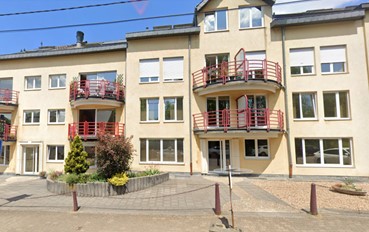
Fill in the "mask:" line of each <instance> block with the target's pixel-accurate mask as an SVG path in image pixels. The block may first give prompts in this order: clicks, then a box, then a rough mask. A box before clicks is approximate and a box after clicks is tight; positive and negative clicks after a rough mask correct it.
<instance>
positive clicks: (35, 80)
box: [26, 76, 41, 90]
mask: <svg viewBox="0 0 369 232" xmlns="http://www.w3.org/2000/svg"><path fill="white" fill-rule="evenodd" d="M32 89H41V76H34V77H26V90H32Z"/></svg>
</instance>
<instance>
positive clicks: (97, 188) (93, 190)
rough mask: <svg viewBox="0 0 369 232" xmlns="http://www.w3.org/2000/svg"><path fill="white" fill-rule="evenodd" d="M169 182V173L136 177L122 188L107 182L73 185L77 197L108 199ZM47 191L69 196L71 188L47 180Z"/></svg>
mask: <svg viewBox="0 0 369 232" xmlns="http://www.w3.org/2000/svg"><path fill="white" fill-rule="evenodd" d="M168 180H169V173H162V174H158V175H153V176H144V177H136V178H131V179H129V181H128V183H127V184H125V185H124V186H112V185H111V184H109V183H108V182H95V183H86V184H75V186H74V187H75V189H76V191H77V195H78V196H82V197H108V196H117V195H122V194H125V193H130V192H136V191H140V190H143V189H146V188H150V187H152V186H155V185H158V184H161V183H163V182H165V181H168ZM46 186H47V190H48V191H49V192H52V193H55V194H59V195H70V194H71V192H72V191H71V188H70V187H69V185H68V184H67V183H65V182H60V181H52V180H49V179H47V184H46Z"/></svg>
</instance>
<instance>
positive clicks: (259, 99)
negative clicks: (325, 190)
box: [0, 0, 369, 176]
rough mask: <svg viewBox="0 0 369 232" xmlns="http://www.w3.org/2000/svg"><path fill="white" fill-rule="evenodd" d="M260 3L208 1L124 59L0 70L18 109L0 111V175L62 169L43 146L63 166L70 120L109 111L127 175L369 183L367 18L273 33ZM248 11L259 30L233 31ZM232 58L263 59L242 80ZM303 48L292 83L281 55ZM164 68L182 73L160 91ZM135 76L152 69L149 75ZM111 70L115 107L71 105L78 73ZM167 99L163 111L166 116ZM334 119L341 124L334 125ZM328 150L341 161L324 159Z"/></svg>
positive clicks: (135, 43) (108, 54)
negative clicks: (119, 134)
mask: <svg viewBox="0 0 369 232" xmlns="http://www.w3.org/2000/svg"><path fill="white" fill-rule="evenodd" d="M203 2H207V1H203ZM268 2H270V1H261V0H212V1H208V2H207V3H206V4H205V5H204V6H202V7H201V9H198V11H197V12H196V21H197V24H196V25H192V26H190V27H184V29H183V28H180V29H178V28H177V29H176V28H169V29H168V28H167V29H164V30H163V29H155V30H153V31H147V32H138V33H137V34H134V33H133V34H131V35H127V42H124V43H125V44H127V47H126V48H124V49H123V48H120V49H116V50H114V51H103V52H89V53H86V54H80V53H78V48H77V47H76V48H75V49H76V51H77V52H76V53H75V54H70V55H54V56H49V57H42V55H41V56H40V57H35V58H16V59H2V60H0V81H1V79H2V78H10V77H11V78H12V79H13V90H16V91H19V104H18V105H17V106H15V107H10V108H9V106H7V105H3V106H0V113H11V114H12V119H11V122H12V124H14V125H17V126H18V131H17V138H16V140H15V141H5V142H4V145H10V162H9V164H7V165H0V172H3V173H16V174H37V173H38V172H39V171H42V170H45V171H50V170H52V169H53V170H62V169H63V161H62V160H59V161H56V162H55V161H53V162H51V161H49V160H48V146H50V145H61V146H64V149H65V152H64V157H66V156H67V153H68V150H69V142H70V141H69V138H68V135H69V128H68V124H70V123H76V122H80V121H81V120H80V119H81V117H80V112H81V110H92V109H94V110H96V112H98V111H99V110H113V111H114V112H115V122H116V123H121V124H124V134H125V136H133V138H132V143H133V146H134V148H135V150H136V152H135V156H134V160H133V163H132V169H134V170H143V169H145V168H147V167H149V166H155V167H157V168H159V169H160V170H162V171H169V172H182V173H204V174H206V173H209V172H219V171H224V170H225V169H226V168H227V167H228V165H229V164H231V165H232V167H233V168H235V169H236V170H237V171H240V172H252V173H254V174H264V175H339V176H366V175H369V169H368V167H367V164H368V163H369V157H368V156H367V155H366V150H367V149H366V144H367V141H368V140H367V138H366V131H368V130H369V125H368V123H367V121H368V120H367V115H368V114H369V106H368V104H366V103H367V101H368V99H369V91H368V87H369V83H368V79H369V72H368V67H369V63H368V54H369V50H368V49H369V48H368V38H369V34H368V33H369V27H368V26H369V19H368V18H369V17H368V16H369V15H368V11H366V10H365V9H364V10H363V11H364V12H365V14H366V15H365V16H363V17H356V18H352V19H347V20H342V21H340V22H335V21H334V20H333V21H329V22H326V21H320V22H319V21H316V22H314V23H300V24H299V23H296V24H291V25H290V24H288V23H285V24H281V25H277V26H275V25H276V24H274V26H273V22H274V21H275V19H274V18H273V16H272V7H271V5H269V4H268ZM250 7H257V9H259V11H260V12H261V15H262V20H261V22H262V23H261V26H256V27H250V28H240V17H241V15H240V14H241V13H240V9H251V8H250ZM219 10H220V11H224V10H226V12H227V13H226V21H225V25H226V29H224V30H210V31H206V30H205V21H206V20H209V19H205V17H207V16H208V15H209V14H210V15H211V14H214V17H215V18H216V13H214V12H218V11H219ZM328 13H329V12H328ZM328 13H327V14H328ZM219 17H221V16H219ZM317 18H318V16H317ZM222 26H224V25H222ZM182 29H183V31H181V30H182ZM198 29H199V31H196V30H198ZM82 48H83V46H82ZM325 48H334V49H335V48H339V49H341V50H344V54H345V56H344V61H343V63H344V64H343V65H344V68H343V70H341V71H339V72H336V71H332V72H330V73H324V71H323V70H322V66H321V63H326V61H323V58H322V57H323V55H322V54H323V50H324V49H325ZM240 49H244V51H245V52H246V57H247V56H248V55H249V54H251V55H255V54H257V55H258V56H262V57H264V58H265V60H264V58H263V59H260V60H259V61H257V62H259V63H258V64H260V65H263V66H258V68H250V67H249V66H247V67H249V68H248V69H247V70H248V71H249V73H248V72H247V75H246V76H245V73H246V71H245V72H244V74H242V75H241V74H239V73H240V72H237V70H236V69H235V68H234V70H236V71H232V70H233V69H232V67H236V66H237V65H239V63H237V61H235V56H236V55H237V54H238V52H239V51H240ZM304 49H305V50H306V49H307V50H308V51H309V52H312V54H313V55H312V59H313V64H311V65H310V64H309V65H308V66H312V68H311V71H307V72H308V73H305V74H291V72H292V71H291V67H292V66H295V65H294V64H295V63H296V61H291V59H292V58H291V57H292V55H291V52H295V51H300V50H304ZM305 50H304V51H305ZM260 54H261V55H260ZM219 57H222V59H223V60H218V59H221V58H219ZM310 58H311V57H309V59H310ZM173 59H174V61H175V62H176V65H178V64H179V65H180V69H181V70H182V69H183V73H181V74H180V77H179V78H178V77H176V78H177V79H173V80H171V79H170V80H168V79H165V78H167V77H166V75H168V74H167V69H168V67H167V65H168V61H173ZM224 59H226V61H225V60H224ZM248 59H249V58H247V60H248ZM252 59H253V58H250V60H252ZM324 59H326V58H324ZM213 61H214V62H216V63H211V62H213ZM223 62H225V63H223ZM245 62H246V64H247V61H245ZM294 62H295V63H294ZM148 63H149V64H148ZM341 63H342V62H341ZM145 65H146V66H145ZM148 65H149V66H148ZM150 65H151V66H150ZM210 65H213V67H215V69H213V70H215V72H217V74H216V75H215V79H214V80H216V81H215V82H212V81H213V79H209V78H212V77H211V74H210V71H212V70H211V68H209V67H208V68H205V69H203V68H204V67H206V66H210ZM222 65H227V66H226V67H227V68H226V69H224V66H222ZM232 65H233V66H232ZM249 65H250V64H249ZM338 65H340V64H338ZM144 67H151V68H152V67H154V69H155V70H156V69H157V70H156V71H157V73H156V71H155V72H154V71H153V70H145V69H144ZM245 67H246V66H245ZM324 67H325V68H326V66H324ZM332 67H333V64H332ZM244 69H246V68H244ZM224 70H227V71H226V74H225V75H224V73H223V74H221V73H222V72H223V71H224ZM242 70H243V69H242ZM242 70H241V71H242ZM301 70H302V69H301ZM304 70H305V69H304ZM307 70H309V67H308V68H307ZM111 71H114V72H116V74H117V75H118V74H123V76H124V85H125V90H124V93H125V96H124V102H122V101H116V100H114V99H104V98H101V97H99V96H98V97H95V98H80V99H77V100H73V101H70V88H69V84H70V83H71V82H72V81H81V76H82V75H81V74H85V73H100V72H111ZM260 72H262V74H260ZM304 72H305V71H304ZM144 73H145V74H144ZM148 73H149V74H148ZM150 73H155V75H154V74H153V76H150ZM232 73H235V74H232ZM54 74H65V75H66V83H67V84H66V87H65V88H58V89H50V88H49V87H48V86H49V76H50V75H54ZM145 75H146V76H145ZM238 75H241V76H238ZM258 75H259V77H258ZM260 75H261V79H258V78H260ZM28 76H41V88H40V89H37V90H25V77H28ZM207 78H208V79H207ZM222 78H223V79H222ZM244 79H245V80H244ZM246 79H247V80H246ZM0 88H1V86H0ZM341 93H342V96H347V97H346V98H343V97H341V95H340V94H341ZM304 94H310V95H309V96H312V98H311V99H312V100H310V101H312V102H308V103H306V102H305V103H304V102H303V101H304V100H301V99H302V97H301V96H302V95H303V96H305V95H304ZM329 94H331V95H332V94H336V95H334V96H336V98H334V100H333V101H335V103H336V104H340V105H335V106H333V107H328V104H332V102H330V101H328V100H327V96H328V95H329ZM331 95H329V96H331ZM296 96H300V98H296ZM297 99H298V100H297ZM345 99H346V100H347V102H346V104H343V103H342V102H344V101H346V100H345ZM169 100H170V101H173V102H175V104H174V106H168V105H167V104H168V101H169ZM296 101H298V102H296ZM340 101H342V102H340ZM337 102H338V103H337ZM310 103H311V105H309V104H310ZM299 104H300V105H302V104H308V106H307V107H311V108H313V109H310V108H309V109H308V110H310V111H311V110H312V111H314V116H313V117H311V116H309V117H305V118H304V117H302V116H301V115H300V116H298V113H296V110H301V112H300V113H301V114H304V113H305V111H304V109H302V107H300V106H298V105H299ZM170 107H174V109H172V108H170ZM176 107H177V108H176ZM299 107H300V108H301V109H300V108H299ZM334 107H336V108H337V109H336V108H335V112H340V114H339V115H340V116H339V117H338V116H337V117H333V118H332V117H328V116H326V114H328V113H327V112H328V111H329V109H327V108H334ZM36 109H37V110H40V123H36V124H32V125H25V124H24V111H28V110H36ZM50 109H65V115H66V116H65V122H64V123H61V124H57V125H51V124H50V123H48V110H50ZM243 110H249V111H247V112H252V113H250V115H249V116H250V119H247V120H249V121H248V124H247V125H248V126H246V124H245V125H243V123H244V122H243V121H242V120H244V119H243V118H242V117H243V116H245V115H246V113H245V112H246V111H243ZM345 110H347V112H348V113H347V114H348V116H343V115H344V111H345ZM215 111H216V113H214V112H215ZM173 112H175V113H173ZM172 113H173V114H174V116H173V115H172ZM178 115H182V117H181V116H178ZM224 115H226V116H224ZM172 117H174V119H173V118H172ZM211 117H213V118H211ZM168 118H170V119H168ZM245 118H246V117H245ZM211 120H213V122H211ZM245 120H246V119H245ZM200 124H201V125H200ZM225 125H226V126H225ZM246 128H247V129H246ZM78 132H81V130H79V131H78ZM95 141H96V139H95V140H94V139H93V138H92V139H91V138H89V139H86V140H85V141H84V143H85V144H86V146H93V145H94V143H95ZM309 144H310V145H309ZM311 144H313V145H311ZM30 146H31V147H38V151H37V155H38V162H39V166H38V169H37V170H35V171H34V172H31V173H26V172H25V168H24V164H25V158H24V157H25V156H24V152H25V148H27V147H30ZM309 146H310V147H309ZM309 149H310V150H309ZM329 149H331V150H332V149H336V150H337V149H339V150H340V151H338V154H337V155H336V156H335V157H333V158H332V157H330V154H328V152H329ZM345 149H349V150H348V151H347V150H345ZM347 152H348V153H347ZM321 153H323V154H321ZM326 153H327V154H326ZM337 157H338V158H337ZM321 158H322V159H323V161H321V160H320V159H321ZM330 159H332V160H333V161H332V160H330ZM93 169H94V168H92V170H93Z"/></svg>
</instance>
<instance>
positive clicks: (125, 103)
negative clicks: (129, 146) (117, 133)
mask: <svg viewBox="0 0 369 232" xmlns="http://www.w3.org/2000/svg"><path fill="white" fill-rule="evenodd" d="M127 63H128V41H127V47H126V63H125V65H124V72H125V74H126V76H124V105H123V110H124V136H125V137H127V130H126V128H127V96H128V94H127V66H128V65H127Z"/></svg>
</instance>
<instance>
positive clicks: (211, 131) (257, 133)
mask: <svg viewBox="0 0 369 232" xmlns="http://www.w3.org/2000/svg"><path fill="white" fill-rule="evenodd" d="M194 133H195V135H197V136H199V138H207V139H211V138H213V139H216V138H245V137H248V138H253V137H255V138H278V137H279V136H280V135H282V134H283V133H284V131H281V130H279V129H270V130H269V131H267V130H266V129H264V128H253V129H251V130H250V131H247V130H245V129H244V128H238V129H237V128H233V129H232V128H228V130H227V131H226V132H225V131H224V129H223V128H208V129H207V130H198V129H194Z"/></svg>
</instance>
